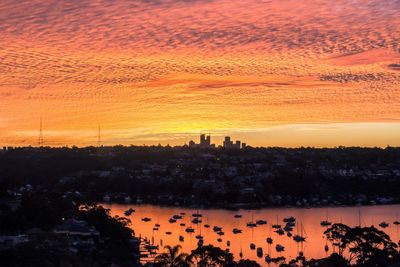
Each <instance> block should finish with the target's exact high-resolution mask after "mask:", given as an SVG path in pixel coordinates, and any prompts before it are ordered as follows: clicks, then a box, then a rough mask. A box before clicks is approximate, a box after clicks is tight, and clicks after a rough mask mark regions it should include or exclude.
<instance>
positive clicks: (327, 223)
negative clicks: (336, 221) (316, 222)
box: [320, 220, 332, 227]
mask: <svg viewBox="0 0 400 267" xmlns="http://www.w3.org/2000/svg"><path fill="white" fill-rule="evenodd" d="M320 224H321V226H324V227H326V226H330V225H332V223H331V222H330V221H327V220H324V221H321V223H320Z"/></svg>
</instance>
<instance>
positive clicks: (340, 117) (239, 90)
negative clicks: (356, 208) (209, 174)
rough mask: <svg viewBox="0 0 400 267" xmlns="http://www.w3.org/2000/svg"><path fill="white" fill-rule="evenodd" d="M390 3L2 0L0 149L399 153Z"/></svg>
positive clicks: (398, 23) (394, 4) (398, 81)
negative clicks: (177, 147) (231, 147)
mask: <svg viewBox="0 0 400 267" xmlns="http://www.w3.org/2000/svg"><path fill="white" fill-rule="evenodd" d="M398 10H400V4H399V2H398V1H396V0H383V1H382V0H354V1H347V0H337V1H328V0H315V1H295V0H279V1H278V0H276V1H261V0H241V1H228V0H215V1H213V0H209V1H200V0H150V1H144V0H138V1H128V0H116V1H106V0H94V1H66V0H52V1H50V0H30V1H28V0H26V1H13V0H2V1H1V2H0V36H1V38H0V145H36V144H37V140H38V136H39V121H40V117H41V116H42V118H43V135H44V140H45V144H46V145H73V144H76V145H81V146H82V145H90V144H96V142H97V127H98V124H101V129H102V131H101V135H102V143H103V144H108V145H111V144H144V143H145V144H158V143H162V144H167V143H169V144H182V143H184V142H187V141H188V140H189V139H190V138H197V135H198V133H199V132H211V133H212V134H213V135H214V136H215V139H214V140H215V141H216V142H217V143H218V142H220V140H221V138H222V136H223V135H225V134H230V135H232V136H233V137H234V138H240V139H243V140H244V141H246V142H247V143H249V144H251V145H255V146H261V145H264V146H338V145H360V146H386V145H393V146H399V145H400V138H399V133H400V88H399V85H400V65H399V64H400V53H399V52H400V50H399V49H400V45H399V41H400V18H399V17H398Z"/></svg>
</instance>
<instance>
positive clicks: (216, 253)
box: [189, 245, 235, 267]
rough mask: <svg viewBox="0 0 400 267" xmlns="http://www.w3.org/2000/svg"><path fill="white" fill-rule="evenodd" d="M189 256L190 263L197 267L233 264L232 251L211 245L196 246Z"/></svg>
mask: <svg viewBox="0 0 400 267" xmlns="http://www.w3.org/2000/svg"><path fill="white" fill-rule="evenodd" d="M189 258H190V261H191V262H192V264H194V265H196V266H199V267H206V266H207V267H217V266H234V264H235V263H234V261H233V255H232V253H229V252H226V251H224V250H222V249H220V248H219V247H214V246H213V245H207V246H202V247H198V248H197V249H195V250H193V251H192V254H190V256H189Z"/></svg>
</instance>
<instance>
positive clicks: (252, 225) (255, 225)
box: [246, 222, 257, 227]
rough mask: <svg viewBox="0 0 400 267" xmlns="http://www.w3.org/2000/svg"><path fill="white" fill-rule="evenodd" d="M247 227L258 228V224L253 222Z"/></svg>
mask: <svg viewBox="0 0 400 267" xmlns="http://www.w3.org/2000/svg"><path fill="white" fill-rule="evenodd" d="M246 225H247V227H257V224H256V223H253V222H248V223H247V224H246Z"/></svg>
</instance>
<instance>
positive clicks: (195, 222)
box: [192, 217, 201, 224]
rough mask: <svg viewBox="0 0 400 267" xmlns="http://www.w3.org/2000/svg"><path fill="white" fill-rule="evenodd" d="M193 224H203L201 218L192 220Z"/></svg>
mask: <svg viewBox="0 0 400 267" xmlns="http://www.w3.org/2000/svg"><path fill="white" fill-rule="evenodd" d="M192 223H194V224H199V223H201V219H199V218H197V217H196V218H194V219H193V220H192Z"/></svg>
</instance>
